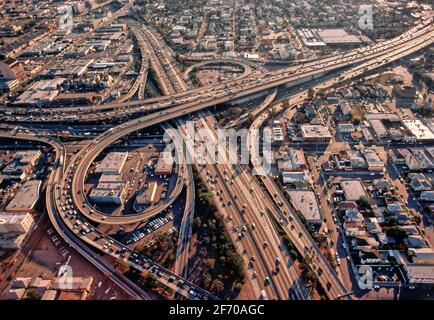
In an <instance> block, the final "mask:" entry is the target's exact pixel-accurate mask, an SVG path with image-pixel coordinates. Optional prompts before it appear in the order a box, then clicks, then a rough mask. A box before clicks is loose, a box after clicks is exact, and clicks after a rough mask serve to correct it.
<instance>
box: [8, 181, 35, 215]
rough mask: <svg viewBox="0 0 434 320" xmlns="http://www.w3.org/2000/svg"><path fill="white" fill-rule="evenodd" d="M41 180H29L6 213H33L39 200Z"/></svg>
mask: <svg viewBox="0 0 434 320" xmlns="http://www.w3.org/2000/svg"><path fill="white" fill-rule="evenodd" d="M41 185H42V182H41V180H29V181H27V182H26V183H24V185H23V186H22V187H21V188H20V189H19V190H18V192H17V194H16V195H15V196H14V198H13V199H12V200H11V201H10V202H9V204H8V205H7V206H6V212H11V213H12V212H33V211H34V208H35V206H36V203H37V202H38V200H39V194H40V190H41Z"/></svg>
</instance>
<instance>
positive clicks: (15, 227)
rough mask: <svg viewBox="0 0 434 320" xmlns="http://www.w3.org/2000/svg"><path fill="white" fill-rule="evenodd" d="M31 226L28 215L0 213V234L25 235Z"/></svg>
mask: <svg viewBox="0 0 434 320" xmlns="http://www.w3.org/2000/svg"><path fill="white" fill-rule="evenodd" d="M33 224H34V220H33V217H32V215H31V214H30V213H17V214H8V213H4V212H3V213H0V233H27V232H28V231H29V230H30V229H31V228H32V227H33Z"/></svg>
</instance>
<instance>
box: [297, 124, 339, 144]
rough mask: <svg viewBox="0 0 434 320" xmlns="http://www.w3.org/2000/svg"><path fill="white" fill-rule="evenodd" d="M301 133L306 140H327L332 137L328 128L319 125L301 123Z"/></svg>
mask: <svg viewBox="0 0 434 320" xmlns="http://www.w3.org/2000/svg"><path fill="white" fill-rule="evenodd" d="M301 135H302V137H303V140H304V141H307V142H309V141H310V142H328V141H330V140H331V139H332V135H331V134H330V131H329V129H328V128H327V127H325V126H321V125H311V124H305V125H302V126H301Z"/></svg>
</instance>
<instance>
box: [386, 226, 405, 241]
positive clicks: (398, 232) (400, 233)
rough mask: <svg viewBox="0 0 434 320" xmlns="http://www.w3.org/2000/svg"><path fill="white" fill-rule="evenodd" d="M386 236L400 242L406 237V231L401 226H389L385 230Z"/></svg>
mask: <svg viewBox="0 0 434 320" xmlns="http://www.w3.org/2000/svg"><path fill="white" fill-rule="evenodd" d="M386 234H387V236H389V237H393V238H394V239H395V240H396V242H402V241H403V240H404V239H405V238H407V233H406V232H405V230H404V229H402V228H401V227H396V226H395V227H391V228H389V229H387V231H386Z"/></svg>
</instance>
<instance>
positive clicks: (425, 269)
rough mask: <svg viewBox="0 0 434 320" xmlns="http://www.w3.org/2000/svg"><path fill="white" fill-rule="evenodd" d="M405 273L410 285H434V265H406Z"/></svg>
mask: <svg viewBox="0 0 434 320" xmlns="http://www.w3.org/2000/svg"><path fill="white" fill-rule="evenodd" d="M404 271H405V274H406V276H407V279H408V283H409V284H410V285H417V286H426V285H429V286H432V285H434V265H433V264H423V263H420V264H419V263H409V264H404Z"/></svg>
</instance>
